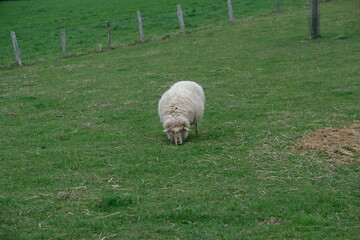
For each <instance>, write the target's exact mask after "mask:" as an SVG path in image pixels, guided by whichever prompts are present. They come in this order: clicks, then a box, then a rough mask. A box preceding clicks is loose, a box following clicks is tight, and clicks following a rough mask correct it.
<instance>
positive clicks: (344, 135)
mask: <svg viewBox="0 0 360 240" xmlns="http://www.w3.org/2000/svg"><path fill="white" fill-rule="evenodd" d="M298 147H299V148H300V149H303V150H308V151H311V150H320V151H323V152H325V154H326V155H327V156H328V157H329V158H330V160H331V161H335V162H338V163H345V162H360V124H353V125H351V126H347V127H344V128H332V127H326V128H322V129H319V130H317V131H315V132H311V133H309V134H308V135H306V136H305V137H304V138H303V139H302V140H301V142H300V144H299V145H298Z"/></svg>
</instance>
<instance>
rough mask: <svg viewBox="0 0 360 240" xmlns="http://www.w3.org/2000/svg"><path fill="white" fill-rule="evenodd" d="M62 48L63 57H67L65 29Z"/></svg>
mask: <svg viewBox="0 0 360 240" xmlns="http://www.w3.org/2000/svg"><path fill="white" fill-rule="evenodd" d="M60 32H61V49H62V55H63V57H66V40H65V39H66V38H65V29H61V31H60Z"/></svg>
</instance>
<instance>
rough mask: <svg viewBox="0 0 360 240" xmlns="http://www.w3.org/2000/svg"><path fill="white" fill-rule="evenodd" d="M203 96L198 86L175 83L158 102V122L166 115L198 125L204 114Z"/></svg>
mask: <svg viewBox="0 0 360 240" xmlns="http://www.w3.org/2000/svg"><path fill="white" fill-rule="evenodd" d="M204 105H205V95H204V92H203V89H202V87H201V86H200V85H198V84H197V83H195V82H191V81H181V82H177V83H175V84H174V85H173V86H172V87H171V88H170V89H169V90H168V91H166V92H165V93H164V94H163V96H162V97H161V99H160V101H159V107H158V112H159V116H160V120H161V121H162V122H164V120H163V119H164V118H165V117H166V116H168V115H172V114H175V115H179V116H183V117H186V118H187V119H188V120H189V122H190V123H191V124H196V123H198V122H199V121H200V120H201V119H202V117H203V113H204Z"/></svg>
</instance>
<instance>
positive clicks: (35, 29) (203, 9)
mask: <svg viewBox="0 0 360 240" xmlns="http://www.w3.org/2000/svg"><path fill="white" fill-rule="evenodd" d="M274 2H275V1H274ZM178 3H181V4H182V8H183V11H184V18H185V23H186V26H187V30H188V31H192V30H194V29H198V28H202V27H205V26H209V25H214V24H218V23H219V22H221V21H227V18H228V17H227V7H226V1H224V0H213V1H203V0H182V1H178V0H146V1H145V0H132V1H131V4H129V1H126V0H107V1H99V0H76V1H74V0H51V1H48V0H38V1H6V2H0V22H1V29H0V36H1V37H0V46H1V49H2V51H1V54H0V66H8V65H10V64H11V63H14V62H15V58H14V54H13V50H12V44H11V40H10V36H9V32H10V31H15V32H16V35H17V38H18V42H19V46H20V51H21V53H22V59H23V62H24V63H25V64H26V63H27V64H30V63H34V62H38V61H44V60H47V59H49V58H58V57H60V56H61V43H60V29H62V28H65V29H66V36H67V54H68V55H77V54H83V53H86V52H89V51H98V50H99V49H100V45H101V48H106V47H107V37H106V30H105V21H110V23H111V33H112V45H113V46H123V45H128V44H131V43H133V42H135V41H138V39H139V34H138V29H137V20H136V10H140V11H141V12H142V16H143V23H144V31H145V37H146V39H154V38H155V39H156V38H161V37H163V36H166V35H168V34H175V33H178V32H179V24H178V22H177V17H176V4H178ZM305 3H306V0H296V1H293V0H285V1H282V7H283V8H284V9H285V8H289V7H294V6H304V5H305ZM233 6H234V12H235V15H236V17H237V18H244V17H248V16H253V15H258V14H267V13H269V12H271V11H273V9H274V3H272V2H271V1H268V0H257V1H252V0H233Z"/></svg>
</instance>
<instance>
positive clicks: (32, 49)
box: [0, 0, 314, 66]
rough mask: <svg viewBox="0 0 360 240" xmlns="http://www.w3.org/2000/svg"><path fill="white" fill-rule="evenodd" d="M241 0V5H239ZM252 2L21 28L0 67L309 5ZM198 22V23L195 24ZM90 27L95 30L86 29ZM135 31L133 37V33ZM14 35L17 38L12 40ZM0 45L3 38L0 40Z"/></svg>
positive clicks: (285, 0)
mask: <svg viewBox="0 0 360 240" xmlns="http://www.w3.org/2000/svg"><path fill="white" fill-rule="evenodd" d="M294 1H295V2H296V4H294ZM312 1H314V0H312ZM244 2H245V3H247V5H244ZM252 2H256V1H247V0H223V1H220V0H218V1H214V2H212V3H209V4H205V3H203V4H193V5H189V6H182V5H180V4H177V5H176V6H170V5H169V4H168V5H166V6H165V7H162V8H161V10H163V11H164V12H163V13H160V12H157V11H156V10H152V11H151V14H152V15H147V14H143V15H144V16H142V13H141V12H140V11H136V12H134V13H133V16H131V15H130V14H127V15H126V16H124V17H122V18H120V19H117V20H115V21H112V22H110V21H105V22H104V23H92V25H91V26H89V25H87V26H86V25H79V26H78V27H77V28H76V29H74V27H72V28H69V29H66V28H61V29H58V30H56V32H54V31H51V32H50V33H49V32H46V31H45V30H42V31H41V32H42V34H44V33H45V35H42V36H43V37H42V38H39V37H38V38H37V39H31V38H30V37H28V38H27V37H26V36H24V33H26V32H24V31H22V32H21V31H20V32H19V33H18V34H17V33H15V32H14V31H11V34H10V35H11V41H12V47H13V51H12V52H13V54H11V53H10V52H11V50H10V46H9V45H7V46H6V47H5V49H6V51H5V53H6V54H4V55H3V56H1V55H2V54H1V53H0V66H14V65H15V64H17V65H20V66H22V65H23V64H24V62H25V64H27V63H34V62H38V61H46V60H48V59H51V58H54V57H55V58H59V57H69V56H76V55H82V54H86V53H89V52H101V51H105V50H110V49H114V48H119V47H124V46H129V45H131V44H134V43H144V42H146V41H148V40H152V39H158V38H162V37H164V36H167V37H169V36H171V35H178V34H185V33H187V32H191V31H193V30H196V29H199V28H202V27H206V26H211V25H215V24H218V23H219V22H230V23H235V22H236V17H238V18H240V19H241V18H243V17H249V16H253V15H254V13H256V14H257V15H262V14H269V13H280V12H281V11H282V6H283V5H284V6H285V7H297V6H309V0H297V1H296V0H293V1H291V0H269V1H262V2H263V4H264V3H266V4H265V5H261V6H258V8H259V9H257V10H256V9H254V8H256V6H257V5H256V4H255V3H252ZM241 3H242V4H241ZM290 3H291V4H290ZM183 9H184V10H183ZM256 14H255V15H256ZM176 16H177V17H176ZM209 19H211V20H209ZM53 21H54V20H53ZM201 21H202V22H203V24H202V23H200V22H201ZM136 25H137V26H136ZM94 29H95V30H96V31H91V30H94ZM89 32H90V33H89ZM99 33H100V34H99ZM121 34H122V35H124V36H121ZM137 34H138V37H136V35H137ZM17 35H18V36H20V37H18V39H17ZM3 38H4V36H3ZM136 38H137V39H136ZM113 39H115V41H113ZM118 39H121V40H118ZM33 41H36V42H33ZM104 42H106V43H104ZM1 43H4V41H3V42H1V41H0V44H1ZM11 55H12V57H11ZM14 56H15V60H16V63H15V64H14V61H15V60H14ZM22 57H23V58H24V59H22Z"/></svg>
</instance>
